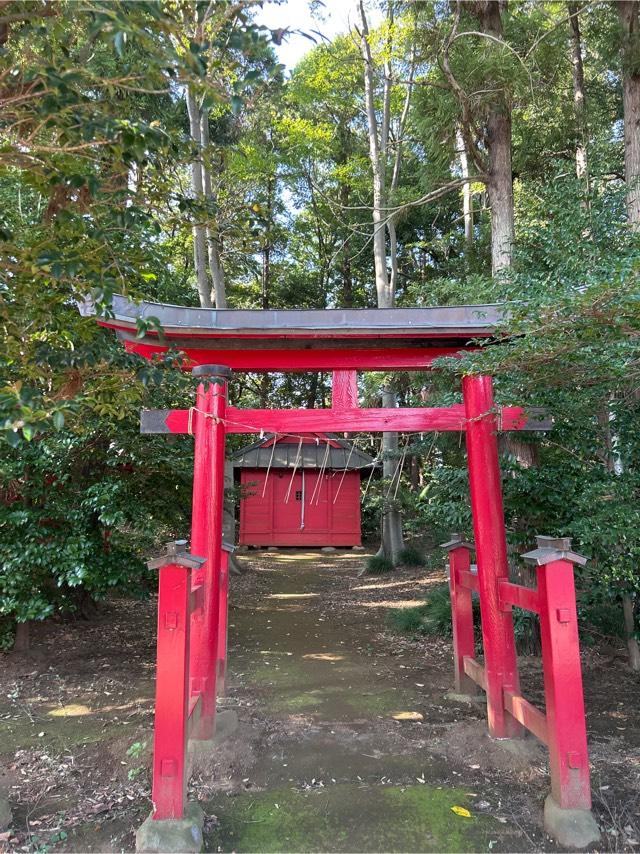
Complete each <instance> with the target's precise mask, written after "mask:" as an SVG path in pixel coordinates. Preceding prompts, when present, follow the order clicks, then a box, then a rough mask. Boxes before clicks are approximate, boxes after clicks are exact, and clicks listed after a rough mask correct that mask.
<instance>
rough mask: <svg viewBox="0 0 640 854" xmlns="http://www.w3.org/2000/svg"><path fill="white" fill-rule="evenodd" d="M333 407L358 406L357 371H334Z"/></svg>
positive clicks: (348, 407) (347, 407)
mask: <svg viewBox="0 0 640 854" xmlns="http://www.w3.org/2000/svg"><path fill="white" fill-rule="evenodd" d="M331 405H332V407H333V409H354V408H355V407H357V406H358V374H357V371H334V372H333V379H332V383H331Z"/></svg>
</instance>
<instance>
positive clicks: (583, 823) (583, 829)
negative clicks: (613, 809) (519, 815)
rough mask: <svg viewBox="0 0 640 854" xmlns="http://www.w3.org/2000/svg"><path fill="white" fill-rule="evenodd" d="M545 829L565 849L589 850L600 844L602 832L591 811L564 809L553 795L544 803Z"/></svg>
mask: <svg viewBox="0 0 640 854" xmlns="http://www.w3.org/2000/svg"><path fill="white" fill-rule="evenodd" d="M544 829H545V830H546V832H547V833H548V834H549V836H551V838H552V839H555V841H556V842H559V843H560V845H563V846H564V847H565V848H588V847H589V845H594V844H595V843H596V842H600V836H601V834H600V830H599V828H598V825H597V824H596V820H595V818H594V817H593V813H592V812H591V810H571V809H562V808H561V807H559V806H558V804H557V803H556V801H555V799H554V797H553V795H548V796H547V799H546V801H545V802H544Z"/></svg>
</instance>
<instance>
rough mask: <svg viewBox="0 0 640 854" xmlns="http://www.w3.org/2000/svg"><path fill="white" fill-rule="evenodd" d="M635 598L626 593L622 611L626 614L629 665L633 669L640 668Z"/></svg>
mask: <svg viewBox="0 0 640 854" xmlns="http://www.w3.org/2000/svg"><path fill="white" fill-rule="evenodd" d="M634 608H635V600H634V599H633V598H632V597H631V596H629V594H628V593H625V594H624V596H623V597H622V612H623V615H624V634H625V638H626V640H627V649H628V650H629V666H630V667H631V669H632V670H636V671H637V670H640V644H638V639H637V638H636V636H635V620H634V616H633V612H634Z"/></svg>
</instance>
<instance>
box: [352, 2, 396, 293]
mask: <svg viewBox="0 0 640 854" xmlns="http://www.w3.org/2000/svg"><path fill="white" fill-rule="evenodd" d="M360 17H361V21H362V33H361V36H360V46H361V51H362V60H363V65H364V96H365V104H366V112H367V133H368V136H369V160H370V162H371V172H372V174H373V212H372V219H373V238H372V241H373V264H374V270H375V282H376V294H377V300H378V308H391V307H392V306H393V294H392V292H391V288H390V284H389V277H388V275H387V246H386V243H387V241H386V223H385V217H384V212H383V208H384V207H385V205H386V195H385V183H386V182H385V155H386V144H385V143H386V140H385V138H384V134H385V130H386V132H387V133H388V121H387V122H386V123H385V119H384V118H383V125H384V127H382V128H380V135H381V137H382V140H381V139H379V128H378V118H377V115H376V107H375V92H374V79H373V57H372V55H371V47H370V45H369V25H368V23H367V16H366V13H365V11H364V5H363V2H362V0H360Z"/></svg>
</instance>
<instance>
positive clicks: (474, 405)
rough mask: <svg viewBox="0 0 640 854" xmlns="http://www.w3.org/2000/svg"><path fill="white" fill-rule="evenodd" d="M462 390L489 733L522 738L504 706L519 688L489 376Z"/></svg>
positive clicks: (471, 378) (471, 381) (468, 383)
mask: <svg viewBox="0 0 640 854" xmlns="http://www.w3.org/2000/svg"><path fill="white" fill-rule="evenodd" d="M462 391H463V395H464V407H465V415H466V419H467V422H466V434H467V462H468V467H469V488H470V493H471V510H472V513H473V530H474V538H475V544H476V561H477V563H478V587H479V593H480V614H481V619H482V640H483V646H484V666H485V678H486V685H487V716H488V723H489V734H490V735H491V736H492V737H494V738H514V737H517V736H522V735H523V729H522V726H521V725H520V724H519V723H518V722H517V721H516V720H515V719H514V718H513V717H512V716H511V715H510V714H509V713H508V712H507V711H506V710H505V708H504V691H505V689H507V690H509V691H512V692H514V693H515V694H519V693H520V688H519V680H518V663H517V659H516V646H515V636H514V632H513V618H512V615H511V610H510V609H509V610H507V611H504V610H502V609H501V607H500V595H499V583H500V580H501V579H508V576H509V564H508V562H507V540H506V534H505V528H504V509H503V504H502V484H501V481H500V465H499V461H498V440H497V430H498V425H497V419H496V416H495V411H494V403H493V383H492V380H491V377H488V376H467V377H464V378H463V380H462Z"/></svg>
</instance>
